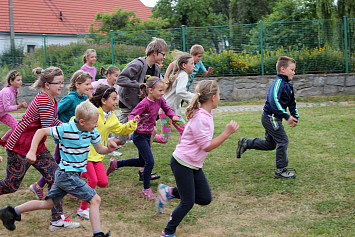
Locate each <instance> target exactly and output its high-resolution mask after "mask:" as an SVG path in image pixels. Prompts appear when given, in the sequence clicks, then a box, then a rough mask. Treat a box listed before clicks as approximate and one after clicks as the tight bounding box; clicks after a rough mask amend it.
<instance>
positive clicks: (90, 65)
mask: <svg viewBox="0 0 355 237" xmlns="http://www.w3.org/2000/svg"><path fill="white" fill-rule="evenodd" d="M83 62H84V65H83V66H81V68H80V70H83V71H85V72H88V73H90V74H91V76H92V79H91V81H92V82H94V81H95V78H96V73H97V70H96V68H95V67H94V63H95V62H96V50H95V49H87V50H86V51H85V54H84V56H83ZM91 93H93V91H91Z"/></svg>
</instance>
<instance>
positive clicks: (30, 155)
mask: <svg viewBox="0 0 355 237" xmlns="http://www.w3.org/2000/svg"><path fill="white" fill-rule="evenodd" d="M50 129H51V128H41V129H39V130H37V132H36V133H35V135H34V137H33V139H32V143H31V148H30V150H29V151H28V152H27V155H26V160H27V161H28V162H30V163H31V164H33V163H35V162H36V152H37V148H38V145H39V143H40V142H41V140H42V139H43V137H46V136H50V135H51V131H50Z"/></svg>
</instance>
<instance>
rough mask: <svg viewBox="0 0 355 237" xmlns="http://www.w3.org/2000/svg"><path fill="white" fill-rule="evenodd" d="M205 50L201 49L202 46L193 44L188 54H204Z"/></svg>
mask: <svg viewBox="0 0 355 237" xmlns="http://www.w3.org/2000/svg"><path fill="white" fill-rule="evenodd" d="M204 53H205V50H204V49H203V47H202V45H199V44H195V45H193V46H192V47H191V49H190V54H191V55H193V56H195V55H197V54H204Z"/></svg>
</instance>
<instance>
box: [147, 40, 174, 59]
mask: <svg viewBox="0 0 355 237" xmlns="http://www.w3.org/2000/svg"><path fill="white" fill-rule="evenodd" d="M154 51H156V52H162V51H164V52H167V51H169V47H168V45H167V44H166V42H165V40H163V39H160V38H155V37H153V39H152V41H150V43H149V44H148V45H147V48H146V49H145V54H146V55H147V56H149V55H151V54H152V53H153V52H154Z"/></svg>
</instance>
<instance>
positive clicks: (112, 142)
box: [94, 137, 121, 155]
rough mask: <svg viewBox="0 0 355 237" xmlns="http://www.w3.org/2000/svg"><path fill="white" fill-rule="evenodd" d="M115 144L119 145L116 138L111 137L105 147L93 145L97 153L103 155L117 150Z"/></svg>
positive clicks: (99, 144) (119, 142)
mask: <svg viewBox="0 0 355 237" xmlns="http://www.w3.org/2000/svg"><path fill="white" fill-rule="evenodd" d="M117 144H121V141H120V140H119V139H118V138H115V137H112V138H109V139H108V140H107V147H105V146H103V145H102V144H101V143H98V144H96V145H94V148H95V150H96V152H97V153H99V154H102V155H105V154H108V153H111V152H113V151H114V150H116V148H117Z"/></svg>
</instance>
